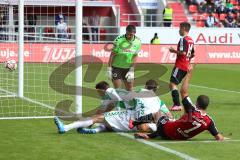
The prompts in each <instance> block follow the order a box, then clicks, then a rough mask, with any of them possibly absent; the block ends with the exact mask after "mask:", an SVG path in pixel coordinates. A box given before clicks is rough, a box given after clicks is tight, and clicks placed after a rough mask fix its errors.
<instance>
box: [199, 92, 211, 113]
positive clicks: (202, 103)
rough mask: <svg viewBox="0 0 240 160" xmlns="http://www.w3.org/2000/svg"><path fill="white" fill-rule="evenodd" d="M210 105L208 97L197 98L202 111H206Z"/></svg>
mask: <svg viewBox="0 0 240 160" xmlns="http://www.w3.org/2000/svg"><path fill="white" fill-rule="evenodd" d="M208 104H209V98H208V96H206V95H200V96H198V98H197V105H198V107H199V108H200V109H203V110H206V109H207V106H208Z"/></svg>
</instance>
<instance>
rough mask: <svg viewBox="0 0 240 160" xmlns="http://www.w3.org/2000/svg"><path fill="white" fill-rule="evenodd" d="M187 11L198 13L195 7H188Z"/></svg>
mask: <svg viewBox="0 0 240 160" xmlns="http://www.w3.org/2000/svg"><path fill="white" fill-rule="evenodd" d="M188 10H189V12H190V13H197V12H198V9H197V6H196V5H190V6H189V8H188Z"/></svg>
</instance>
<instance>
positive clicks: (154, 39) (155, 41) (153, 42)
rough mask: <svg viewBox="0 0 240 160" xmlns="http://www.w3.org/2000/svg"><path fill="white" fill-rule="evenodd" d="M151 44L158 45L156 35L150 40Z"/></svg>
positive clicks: (158, 41) (158, 40)
mask: <svg viewBox="0 0 240 160" xmlns="http://www.w3.org/2000/svg"><path fill="white" fill-rule="evenodd" d="M151 44H160V39H159V38H158V35H157V33H155V34H154V37H153V38H152V40H151Z"/></svg>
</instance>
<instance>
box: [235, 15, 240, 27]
mask: <svg viewBox="0 0 240 160" xmlns="http://www.w3.org/2000/svg"><path fill="white" fill-rule="evenodd" d="M235 27H236V28H240V17H238V18H237V20H236V23H235Z"/></svg>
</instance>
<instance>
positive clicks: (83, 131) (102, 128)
mask: <svg viewBox="0 0 240 160" xmlns="http://www.w3.org/2000/svg"><path fill="white" fill-rule="evenodd" d="M77 131H78V133H81V134H96V133H99V132H104V131H106V126H105V125H104V124H100V125H99V126H98V127H96V128H78V129H77Z"/></svg>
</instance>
